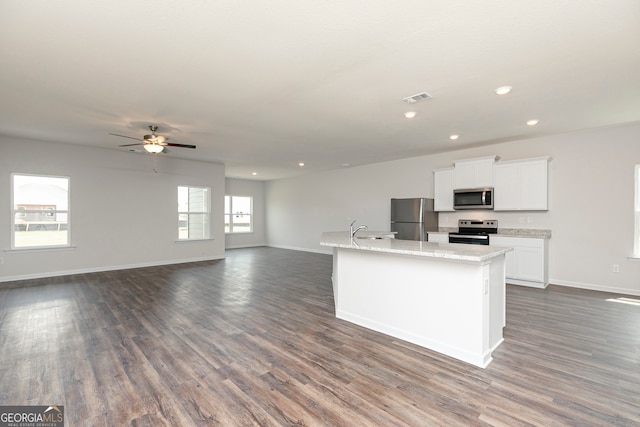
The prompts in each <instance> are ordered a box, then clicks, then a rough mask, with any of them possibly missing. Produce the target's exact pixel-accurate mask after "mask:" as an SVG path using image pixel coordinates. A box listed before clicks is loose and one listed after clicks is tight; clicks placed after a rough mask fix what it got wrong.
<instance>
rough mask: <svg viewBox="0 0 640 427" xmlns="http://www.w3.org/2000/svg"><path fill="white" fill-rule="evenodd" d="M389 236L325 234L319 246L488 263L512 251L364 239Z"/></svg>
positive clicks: (331, 232)
mask: <svg viewBox="0 0 640 427" xmlns="http://www.w3.org/2000/svg"><path fill="white" fill-rule="evenodd" d="M390 234H393V233H391V232H383V231H379V232H374V231H369V232H366V233H365V232H363V233H362V234H360V232H358V234H356V237H355V238H351V237H350V236H349V232H348V231H328V232H324V233H322V237H321V239H320V245H321V246H328V247H334V248H344V249H355V250H361V251H371V252H383V253H389V254H398V255H413V256H421V257H425V258H439V259H449V260H458V261H473V262H483V261H487V260H490V259H492V258H495V257H497V256H500V255H502V254H505V253H507V252H509V251H511V250H512V248H503V247H495V246H483V245H460V244H451V243H435V242H420V241H415V240H398V239H393V238H389V237H383V238H382V239H367V238H364V237H371V236H384V235H390ZM358 237H361V238H358Z"/></svg>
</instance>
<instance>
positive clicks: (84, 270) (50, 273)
mask: <svg viewBox="0 0 640 427" xmlns="http://www.w3.org/2000/svg"><path fill="white" fill-rule="evenodd" d="M218 259H224V257H223V256H222V257H213V258H211V257H203V258H190V259H180V260H171V261H159V262H144V263H139V264H124V265H110V266H105V267H91V268H80V269H77V270H63V271H47V272H43V273H33V274H20V275H17V276H4V277H0V283H2V282H14V281H16V280H30V279H44V278H46V277H58V276H69V275H71V274H85V273H99V272H101V271H113V270H129V269H132V268H144V267H156V266H159V265H171V264H185V263H188V262H200V261H215V260H218Z"/></svg>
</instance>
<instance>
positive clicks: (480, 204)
mask: <svg viewBox="0 0 640 427" xmlns="http://www.w3.org/2000/svg"><path fill="white" fill-rule="evenodd" d="M453 209H493V187H483V188H465V189H458V190H453Z"/></svg>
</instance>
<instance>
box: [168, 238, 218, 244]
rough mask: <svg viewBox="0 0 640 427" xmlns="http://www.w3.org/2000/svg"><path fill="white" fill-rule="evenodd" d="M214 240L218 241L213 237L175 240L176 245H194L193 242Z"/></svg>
mask: <svg viewBox="0 0 640 427" xmlns="http://www.w3.org/2000/svg"><path fill="white" fill-rule="evenodd" d="M212 240H216V239H214V238H213V237H211V238H209V239H180V240H174V242H175V243H192V242H210V241H212Z"/></svg>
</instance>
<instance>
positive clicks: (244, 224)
mask: <svg viewBox="0 0 640 427" xmlns="http://www.w3.org/2000/svg"><path fill="white" fill-rule="evenodd" d="M252 205H253V199H252V198H251V197H247V196H224V232H225V233H249V232H251V231H253V206H252Z"/></svg>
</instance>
